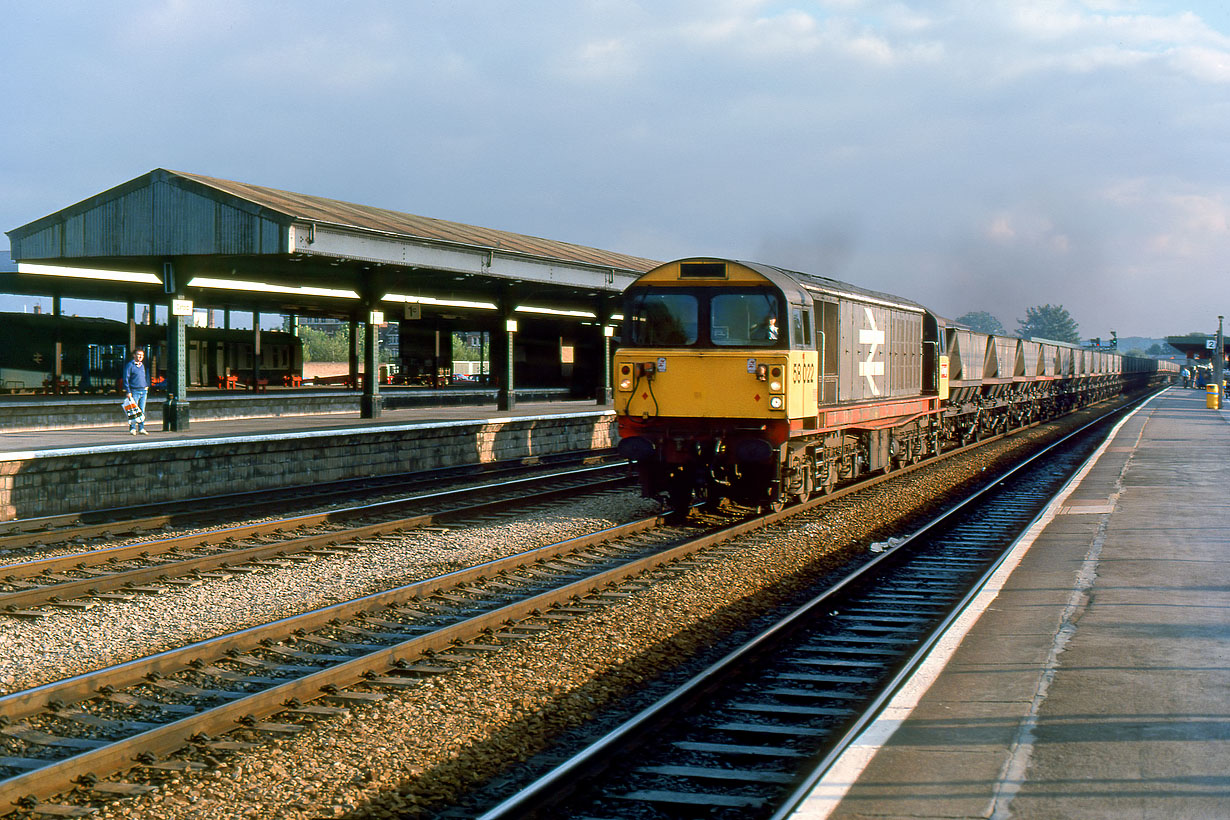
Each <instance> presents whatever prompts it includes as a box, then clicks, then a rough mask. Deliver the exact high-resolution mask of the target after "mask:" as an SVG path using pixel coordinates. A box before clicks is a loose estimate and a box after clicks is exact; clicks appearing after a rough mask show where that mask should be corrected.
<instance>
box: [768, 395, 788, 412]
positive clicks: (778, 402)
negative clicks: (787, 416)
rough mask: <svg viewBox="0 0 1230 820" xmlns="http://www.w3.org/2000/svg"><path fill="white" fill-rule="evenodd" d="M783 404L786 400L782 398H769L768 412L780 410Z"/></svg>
mask: <svg viewBox="0 0 1230 820" xmlns="http://www.w3.org/2000/svg"><path fill="white" fill-rule="evenodd" d="M785 403H786V400H785V399H784V398H782V397H781V396H769V409H770V410H781V409H782V405H783V404H785Z"/></svg>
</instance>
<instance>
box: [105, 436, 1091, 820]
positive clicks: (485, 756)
mask: <svg viewBox="0 0 1230 820" xmlns="http://www.w3.org/2000/svg"><path fill="white" fill-rule="evenodd" d="M1064 426H1065V427H1066V426H1067V425H1066V424H1065V425H1064ZM1053 432H1054V428H1041V429H1036V430H1032V431H1027V432H1024V433H1021V434H1018V435H1016V436H1014V437H1012V438H1011V439H1007V440H1004V441H1001V442H996V443H994V444H991V445H988V446H986V447H983V448H981V451H980V452H977V453H973V454H967V455H964V456H961V457H958V458H955V459H950V460H949V461H947V462H944V463H943V464H940V465H936V466H935V467H933V468H931V469H929V470H925V471H922V472H920V473H915V474H911V475H907V476H902V477H900V478H899V479H897V480H895V481H890V482H887V483H885V484H883V485H880V486H879V487H876V488H872V489H870V490H867V491H865V492H863V493H860V494H859V495H858V496H857V498H854V499H849V500H843V501H841V502H838V503H836V504H834V505H831V506H832V509H830V510H829V511H828V512H827V513H826V514H825V515H824V516H823V517H822V518H820V519H814V518H813V519H812V520H810V521H804V522H800V523H791V522H790V521H787V522H785V524H784V525H781V526H779V528H778V529H777V530H776V531H775V532H776V536H775V537H774V538H773V539H772V542H771V543H763V539H762V543H760V544H755V543H750V544H749V545H748V546H746V548H743V549H741V550H740V551H739V555H738V557H737V558H731V559H727V560H722V561H718V562H715V563H712V564H705V565H701V566H699V567H697V568H695V569H693V570H690V571H687V572H681V573H678V574H677V575H673V576H669V577H667V579H666V580H663V581H661V582H660V583H655V584H654V585H653V586H652V587H650V588H648V589H646V590H644V591H643V592H640V593H637V594H635V595H634V596H632V597H631V598H628V599H626V600H625V601H623V602H621V603H619V604H616V605H613V606H611V607H608V608H605V609H602V610H600V611H598V612H596V613H595V614H593V615H589V616H586V617H584V618H581V619H579V620H577V621H574V622H571V623H569V624H566V625H564V626H562V627H561V628H559V629H557V630H552V631H551V632H549V633H545V634H542V635H538V636H535V637H533V638H526V639H524V640H522V641H519V642H518V643H516V644H514V645H512V646H511V647H509V648H508V649H506V650H505V651H502V652H499V653H495V654H492V655H486V656H483V657H479V658H477V659H476V660H474V661H473V662H471V663H469V664H468V665H466V666H465V667H462V668H460V669H458V670H456V671H454V672H450V673H448V674H445V675H440V676H437V677H435V678H432V679H430V680H428V681H426V682H425V683H424V684H423V685H422V686H420V687H417V688H415V689H412V690H408V691H406V692H402V693H399V694H394V695H391V696H390V698H389V699H388V700H387V701H385V702H383V703H380V704H376V705H373V706H369V707H364V708H361V709H357V710H355V711H353V712H352V713H351V714H350V716H349V717H347V718H343V719H337V720H331V721H325V722H321V723H318V724H315V725H313V726H311V727H310V728H309V729H307V730H306V731H304V732H303V733H302V734H300V735H298V736H296V737H294V738H291V739H284V740H279V741H276V742H273V743H270V744H268V745H266V746H264V747H263V748H262V749H260V750H257V751H255V752H252V753H247V754H243V755H237V756H235V757H233V758H231V759H230V760H229V761H228V762H226V763H223V764H222V765H220V766H219V767H217V768H216V769H214V770H212V771H207V772H203V773H199V774H193V775H187V776H184V777H177V778H175V779H173V780H172V781H170V782H169V783H167V784H165V785H164V786H163V788H162V789H161V790H160V791H159V792H158V793H155V794H151V795H146V796H144V797H141V798H135V799H128V800H124V801H118V802H116V803H113V804H111V805H110V806H108V807H107V808H106V809H105V810H104V812H103V814H102V815H101V816H103V817H106V818H119V817H128V818H134V817H136V818H154V817H157V818H166V820H178V819H179V818H205V817H208V818H260V819H261V820H264V818H287V819H288V820H289V819H290V818H296V819H297V818H319V817H347V818H394V817H399V818H400V817H436V816H440V812H441V811H443V810H445V809H447V808H448V807H449V806H453V805H456V803H457V802H458V801H459V800H462V799H463V798H464V796H465V795H466V794H467V792H469V791H470V790H472V789H474V788H475V787H476V786H478V785H481V784H482V783H484V782H485V781H486V780H487V779H488V778H491V777H493V776H495V775H497V774H499V773H500V772H501V771H502V770H503V771H506V767H507V766H508V765H509V764H510V762H516V761H523V760H526V759H529V758H531V757H532V756H533V755H534V754H536V753H538V752H540V751H542V750H543V749H545V748H548V747H549V746H550V744H551V743H552V742H554V741H555V740H556V739H557V738H558V737H559V735H560V734H561V733H563V732H565V731H567V730H568V729H570V728H573V727H576V726H579V725H582V724H584V723H585V722H586V721H587V720H591V719H592V718H593V716H594V715H596V714H597V713H598V712H599V711H600V710H601V709H602V708H603V707H604V706H605V705H608V704H610V703H612V702H614V701H616V700H617V699H619V698H621V697H624V696H626V695H628V694H629V693H633V692H636V691H638V690H641V689H643V688H644V687H645V685H646V684H647V682H648V681H649V680H650V679H651V678H652V677H653V676H654V675H656V674H657V673H658V672H659V671H660V670H662V669H663V668H668V667H670V666H672V665H674V664H676V663H678V662H679V661H680V660H681V659H685V658H689V657H695V656H697V655H698V654H700V653H703V652H705V651H707V650H710V649H711V647H712V646H713V644H714V642H715V640H716V639H717V637H716V636H720V635H723V634H725V633H726V632H728V631H730V630H732V629H735V628H737V627H739V626H740V625H743V624H745V623H747V622H748V621H749V620H750V619H752V618H754V617H756V616H757V615H760V614H762V613H764V612H765V611H767V610H768V609H770V608H771V607H772V606H773V605H774V603H776V602H777V601H778V600H780V599H781V598H782V597H784V596H785V595H787V594H789V592H790V591H792V589H793V588H797V587H798V586H800V585H802V583H804V580H805V579H804V578H802V577H800V576H811V575H814V574H815V573H816V572H819V571H824V570H825V569H828V568H831V567H833V566H835V565H836V564H837V563H839V562H840V561H842V560H844V559H845V557H848V556H850V555H852V554H858V553H861V552H863V551H865V550H866V548H867V546H868V545H869V544H870V543H871V542H872V541H874V540H879V539H882V538H883V537H884V536H885V535H886V534H888V533H890V532H893V531H894V530H893V529H892V528H893V527H894V526H900V525H899V524H895V522H897V521H899V520H900V519H902V518H908V517H910V516H911V515H916V514H917V513H918V512H919V510H920V509H921V508H922V507H924V506H925V505H926V504H928V503H930V502H927V501H922V499H934V498H936V497H939V496H943V495H945V494H946V493H959V492H960V491H959V490H957V489H956V488H959V487H961V486H962V485H966V484H968V483H970V482H974V481H977V480H978V478H979V477H980V476H981V475H983V473H984V472H985V471H987V470H988V469H991V468H992V467H993V465H995V464H996V463H1000V462H1006V461H1008V460H1010V459H1011V454H1012V453H1013V452H1014V451H1017V450H1018V449H1023V448H1024V447H1026V446H1032V445H1033V444H1034V443H1036V442H1037V441H1038V440H1041V439H1044V438H1050V437H1051V436H1052V435H1053ZM782 579H796V580H794V581H792V582H790V583H787V584H786V585H785V587H786V589H785V591H781V592H778V591H776V590H775V591H774V592H773V593H772V594H771V595H765V594H763V593H764V590H765V589H766V588H768V587H769V586H770V585H772V584H774V583H776V582H780V581H781V580H782ZM450 816H464V815H462V814H459V815H450Z"/></svg>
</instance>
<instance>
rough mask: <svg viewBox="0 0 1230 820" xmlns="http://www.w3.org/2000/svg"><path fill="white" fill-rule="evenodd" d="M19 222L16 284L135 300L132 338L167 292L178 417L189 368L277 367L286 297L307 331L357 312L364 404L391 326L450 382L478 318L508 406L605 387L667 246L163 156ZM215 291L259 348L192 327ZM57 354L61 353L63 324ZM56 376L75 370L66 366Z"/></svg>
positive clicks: (407, 358) (173, 417) (605, 392)
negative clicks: (467, 221) (594, 239)
mask: <svg viewBox="0 0 1230 820" xmlns="http://www.w3.org/2000/svg"><path fill="white" fill-rule="evenodd" d="M7 233H8V237H9V241H10V246H11V256H12V258H13V260H14V262H16V263H17V270H16V272H13V271H7V272H5V271H0V291H3V292H6V293H15V294H32V295H39V296H47V297H51V298H52V299H53V300H54V302H55V304H56V305H57V306H58V305H59V302H60V300H61V299H64V298H76V299H95V300H106V301H113V302H120V303H127V304H128V323H127V324H128V334H127V335H128V338H127V348H128V349H132V348H133V347H135V346H137V344H138V343H139V339H138V337H139V336H141V335H142V334H141V333H139V332H138V328H137V325H138V320H137V310H138V306H142V305H144V306H150V307H151V308H153V307H154V306H159V307H161V308H162V311H163V314H164V315H165V316H166V317H167V325H166V343H165V348H163V349H164V350H165V354H164V356H165V362H164V363H163V365H164V366H163V369H164V370H165V373H166V386H167V400H166V402H165V404H164V408H163V419H164V426H165V427H167V429H171V430H179V429H186V428H187V425H188V423H189V419H190V402H189V397H188V388H189V386H190V385H202V386H205V385H214V384H218V383H221V381H222V380H223V379H231V378H233V377H234V376H236V375H238V376H241V377H242V379H243V380H244V381H245V382H247V383H250V386H252V387H253V388H256V387H257V386H258V385H261V384H263V383H264V382H267V381H268V379H262V373H261V366H262V362H267V360H268V355H267V351H265V352H263V351H262V349H261V347H262V337H261V333H260V325H261V320H260V316H261V314H269V313H277V314H282V315H285V316H288V317H291V318H290V321H289V323H288V324H289V325H290V327H288V328H287V329H288V330H289V331H290V332H291V333H294V332H295V330H296V326H297V323H298V321H299V319H300V317H310V318H311V319H312V320H314V321H319V320H335V321H340V322H343V323H346V324H347V325H348V327H349V329H350V340H351V342H350V348H351V349H350V374H349V376H350V378H349V382H350V383H351V384H352V385H354V386H356V387H361V390H362V395H361V399H360V408H361V416H363V417H365V418H372V417H376V416H379V414H380V411H381V407H382V397H381V385H380V382H381V380H380V379H379V378H366V377H363V376H362V375H361V374H366V373H377V374H378V373H380V372H381V370H380V366H379V365H380V359H379V350H380V347H381V344H380V343H381V339H382V335H383V338H384V341H385V345H386V347H388V346H390V345H391V341H392V340H393V339H396V351H397V354H396V360H395V362H394V364H395V367H393V368H388V371H396V372H397V373H399V374H400V375H401V378H400V379H399V381H402V382H404V383H409V384H417V385H428V386H432V387H439V386H441V385H442V384H446V383H447V381H448V380H449V379H450V378H451V375H452V373H453V368H452V362H451V338H452V335H453V334H454V333H464V334H467V335H469V336H470V337H471V338H472V339H474V340H477V341H478V342H479V344H480V346H481V347H482V348H483V351H484V356H485V357H486V358H487V366H485V367H484V368H483V369H482V374H483V378H484V379H486V380H488V381H489V382H490V386H491V388H492V389H494V390H495V391H496V392H497V402H498V406H499V407H500V408H501V409H507V408H509V407H511V406H513V405H515V403H516V396H517V391H518V389H519V388H520V387H522V386H529V387H534V388H553V389H555V390H557V391H562V392H564V393H565V394H567V395H568V396H570V397H572V398H577V397H580V396H588V397H591V398H596V400H597V401H598V402H599V403H605V402H607V401H609V384H610V374H609V366H610V352H611V350H610V348H611V340H612V338H614V337H615V336H616V335H617V333H618V321H619V318H620V317H619V316H618V310H619V309H618V300H619V296H620V294H621V293H622V291H623V290H624V288H626V287H627V286H628V285H629V284H630V283H631V282H632V281H633V280H634V279H635V278H636V277H637V276H639V275H640V274H641V273H643V272H645V271H647V270H649V269H650V268H652V267H654V266H655V265H656V264H657V263H656V262H655V261H653V260H649V259H643V258H639V257H634V256H628V255H625V254H618V253H612V252H609V251H603V250H599V249H595V248H589V247H585V246H582V245H575V244H570V243H567V242H559V241H555V240H549V239H542V238H537V237H531V236H525V235H521V234H515V233H510V232H506V231H498V230H493V229H489V228H482V227H476V226H472V225H463V224H459V223H455V222H447V221H444V220H439V219H431V218H428V217H422V216H415V215H411V214H406V213H400V212H397V211H391V210H386V209H382V208H376V207H372V206H365V205H357V204H353V203H348V202H341V201H338V200H333V199H326V198H323V197H317V196H308V195H304V194H297V193H291V192H287V191H281V190H276V189H272V188H266V187H262V186H258V185H252V184H248V183H243V182H234V181H230V180H223V179H215V178H212V177H206V176H201V175H198V174H190V173H182V172H176V171H168V170H164V169H157V170H154V171H151V172H149V173H147V174H144V175H143V176H140V177H137V178H136V179H133V180H129V181H128V182H125V183H123V184H121V185H118V186H116V187H114V188H111V189H109V190H106V191H103V192H102V193H99V194H96V195H94V196H91V197H89V198H87V199H85V200H82V201H81V202H78V203H76V204H75V205H71V206H69V207H66V208H64V209H62V210H60V211H57V212H55V213H52V214H50V215H48V216H45V217H43V218H41V219H37V220H35V221H33V222H30V223H28V224H26V225H23V226H21V227H18V228H14V229H12V230H10V231H8V232H7ZM202 309H204V310H206V311H210V312H211V313H210V315H211V316H212V311H214V310H220V311H222V312H223V313H224V315H226V316H228V317H229V315H230V313H231V312H245V313H248V312H250V313H251V314H252V327H253V331H252V338H251V343H250V350H249V355H248V357H247V358H246V359H245V360H243V361H242V362H241V361H239V360H237V359H235V358H233V356H232V355H231V353H228V352H227V351H229V350H231V348H229V347H226V345H225V343H223V342H220V343H218V345H215V346H210V345H203V344H200V343H197V342H195V341H194V340H193V339H192V338H191V337H192V335H193V333H192V332H191V331H190V330H189V328H190V327H191V325H192V324H193V322H192V317H193V314H194V313H196V312H199V311H201V310H202ZM54 312H55V313H58V312H59V311H58V310H56V311H54ZM154 312H155V311H153V310H150V315H153V313H154ZM143 315H144V314H143ZM224 324H226V325H229V321H225V322H224ZM390 326H392V329H390ZM382 327H383V328H385V330H384V332H383V334H382V333H381V328H382ZM223 329H226V328H223ZM360 338H362V339H363V345H362V348H363V350H364V353H363V361H362V364H360V362H359V349H360V344H359V341H358V340H359V339H360ZM266 348H268V344H267V343H266ZM52 358H53V359H54V360H55V366H56V367H59V366H60V362H61V358H62V352H61V349H60V347H59V343H58V342H57V348H56V352H55V353H53V354H52ZM269 367H270V365H268V364H266V369H267V370H268V368H269ZM265 375H266V376H267V375H268V372H266V374H265ZM51 382H52V384H53V385H59V384H60V379H59V372H58V371H56V372H55V373H54V374H53V376H52V378H51Z"/></svg>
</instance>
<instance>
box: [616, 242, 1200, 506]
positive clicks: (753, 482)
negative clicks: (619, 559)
mask: <svg viewBox="0 0 1230 820" xmlns="http://www.w3.org/2000/svg"><path fill="white" fill-rule="evenodd" d="M1175 370H1177V367H1176V366H1175V365H1173V363H1170V362H1158V361H1156V360H1153V359H1146V358H1138V357H1131V356H1122V355H1119V354H1117V353H1114V352H1108V351H1102V350H1091V349H1086V348H1082V347H1079V346H1076V345H1070V344H1065V343H1062V342H1055V341H1048V340H1044V339H1020V338H1016V337H1007V336H989V335H987V334H984V333H978V332H976V331H974V330H970V329H968V328H965V327H962V326H960V325H957V324H955V323H953V322H950V321H948V320H946V319H944V318H942V317H940V316H939V315H938V314H936V313H934V312H933V311H931V310H928V309H927V308H926V307H924V306H923V305H921V304H919V303H917V302H913V301H910V300H908V299H902V298H900V297H897V296H892V295H890V294H886V293H878V292H875V291H872V290H867V289H864V288H860V287H856V286H854V285H850V284H846V283H844V282H839V281H836V280H833V279H828V278H825V277H821V276H816V275H812V274H807V273H800V272H798V271H791V270H785V269H783V268H778V267H773V266H771V265H763V264H757V263H752V262H739V261H734V260H727V259H715V258H691V259H682V260H678V261H674V262H669V263H666V264H663V265H661V266H659V267H657V268H654V269H653V270H651V271H649V272H647V273H645V274H644V275H642V276H641V277H640V278H639V279H637V281H636V282H635V283H634V284H633V285H631V286H630V287H629V288H628V289H627V290H626V291H625V293H624V323H623V338H622V340H621V345H620V348H619V350H618V351H617V352H616V354H615V411H616V414H617V419H618V425H619V435H620V442H619V452H620V454H621V455H622V456H624V457H625V458H628V459H629V460H630V461H632V462H634V463H635V464H636V466H637V470H638V472H639V475H640V480H641V485H642V490H643V492H644V494H645V495H647V496H651V497H661V496H666V497H667V498H668V499H669V503H670V505H671V506H672V507H673V508H674V509H675V510H676V512H681V513H682V514H686V511H687V509H688V508H689V506H690V504H691V503H692V501H693V499H694V498H695V497H696V496H700V497H701V498H703V499H704V500H705V501H706V503H709V504H717V503H719V502H720V501H721V499H722V498H729V499H731V500H732V501H734V502H736V503H738V504H743V505H748V506H755V507H760V508H768V509H780V508H781V507H782V506H783V505H784V504H785V503H787V502H788V501H790V500H792V499H794V500H799V501H803V500H806V499H807V498H809V497H810V496H811V495H812V494H813V493H826V492H830V491H831V490H832V489H833V487H834V486H835V485H836V484H838V483H839V482H842V481H846V480H849V479H852V478H855V477H857V476H859V475H862V474H865V473H871V472H875V471H884V472H887V471H891V470H893V469H895V468H897V467H899V466H901V465H904V464H912V463H914V462H917V461H919V460H921V459H924V458H929V457H932V456H934V455H937V454H939V453H940V452H941V451H942V450H944V449H948V448H951V447H953V446H957V445H961V444H967V443H970V442H973V441H977V440H978V439H980V438H982V437H984V436H988V435H994V434H997V433H1001V432H1004V431H1007V430H1010V429H1013V428H1018V427H1022V426H1024V425H1027V424H1030V423H1032V422H1035V421H1038V420H1042V419H1047V418H1053V417H1055V416H1058V415H1061V414H1063V413H1067V412H1070V411H1072V410H1074V409H1077V408H1080V407H1084V406H1086V405H1088V404H1090V403H1093V402H1096V401H1100V400H1102V399H1105V398H1109V397H1110V396H1113V395H1117V394H1119V393H1123V392H1131V391H1137V390H1143V389H1145V388H1147V387H1149V386H1151V385H1153V384H1156V383H1159V382H1161V381H1165V380H1168V379H1172V378H1173V376H1174V375H1175V374H1174V373H1173V372H1171V371H1175Z"/></svg>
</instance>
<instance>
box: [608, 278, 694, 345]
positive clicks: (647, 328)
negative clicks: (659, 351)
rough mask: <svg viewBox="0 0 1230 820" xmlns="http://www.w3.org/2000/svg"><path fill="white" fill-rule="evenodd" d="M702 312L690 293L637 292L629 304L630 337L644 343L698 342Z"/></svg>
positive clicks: (628, 322) (628, 326)
mask: <svg viewBox="0 0 1230 820" xmlns="http://www.w3.org/2000/svg"><path fill="white" fill-rule="evenodd" d="M699 314H700V310H699V300H698V299H697V297H696V296H695V295H693V294H691V293H662V292H653V293H648V292H642V293H634V294H632V295H630V296H629V298H628V307H627V321H626V326H627V328H628V330H629V331H630V332H629V333H628V335H629V341H630V343H631V344H633V345H638V346H641V347H657V346H678V345H692V344H696V339H697V331H698V328H699Z"/></svg>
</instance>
